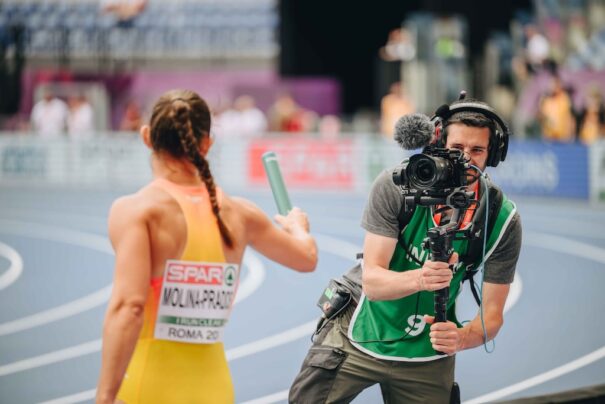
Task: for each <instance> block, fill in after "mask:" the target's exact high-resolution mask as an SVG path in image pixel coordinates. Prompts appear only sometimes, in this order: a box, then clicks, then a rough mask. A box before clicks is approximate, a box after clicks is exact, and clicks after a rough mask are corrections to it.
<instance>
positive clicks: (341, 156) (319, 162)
mask: <svg viewBox="0 0 605 404" xmlns="http://www.w3.org/2000/svg"><path fill="white" fill-rule="evenodd" d="M353 149H354V148H353V142H352V141H351V140H348V139H344V140H339V141H336V142H326V141H322V140H319V139H310V138H298V139H259V140H255V141H252V142H250V144H249V148H248V169H247V170H246V171H247V175H248V180H249V183H250V184H251V185H268V181H267V177H266V175H265V171H264V168H263V163H262V159H261V157H262V155H263V154H264V153H265V152H267V151H274V152H275V153H276V155H277V158H278V161H279V164H280V168H281V172H282V175H283V177H284V182H285V183H286V185H287V186H288V187H294V188H314V189H330V190H332V189H334V190H354V189H355V183H356V181H357V178H356V175H355V165H356V161H355V159H354V156H353V154H354V150H353Z"/></svg>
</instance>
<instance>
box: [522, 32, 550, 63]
mask: <svg viewBox="0 0 605 404" xmlns="http://www.w3.org/2000/svg"><path fill="white" fill-rule="evenodd" d="M525 38H526V40H527V45H526V49H525V57H526V61H527V69H528V71H529V72H530V73H536V72H538V71H540V70H541V69H542V67H543V66H544V62H545V61H546V60H547V58H548V56H549V54H550V44H549V43H548V40H547V39H546V37H545V36H544V35H542V34H541V33H540V31H538V28H537V27H536V26H535V25H533V24H528V25H526V26H525Z"/></svg>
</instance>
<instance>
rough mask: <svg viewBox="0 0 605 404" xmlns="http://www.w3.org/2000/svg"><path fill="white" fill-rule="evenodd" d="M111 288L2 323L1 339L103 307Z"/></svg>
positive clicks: (0, 325) (0, 327)
mask: <svg viewBox="0 0 605 404" xmlns="http://www.w3.org/2000/svg"><path fill="white" fill-rule="evenodd" d="M111 286H112V285H109V286H106V287H104V288H103V289H101V290H98V291H96V292H94V293H91V294H89V295H86V296H84V297H82V298H80V299H76V300H72V301H70V302H68V303H65V304H62V305H60V306H56V307H53V308H52V309H48V310H44V311H40V312H38V313H36V314H32V315H30V316H26V317H21V318H18V319H16V320H12V321H7V322H5V323H1V324H0V337H1V336H4V335H9V334H14V333H16V332H19V331H24V330H28V329H30V328H34V327H39V326H41V325H44V324H48V323H52V322H55V321H59V320H62V319H64V318H67V317H71V316H75V315H76V314H80V313H82V312H84V311H86V310H91V309H93V308H95V307H98V306H101V305H102V304H104V303H105V302H106V301H107V300H108V299H109V296H110V295H111Z"/></svg>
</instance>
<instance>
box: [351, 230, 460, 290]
mask: <svg viewBox="0 0 605 404" xmlns="http://www.w3.org/2000/svg"><path fill="white" fill-rule="evenodd" d="M396 245H397V239H394V238H391V237H386V236H381V235H378V234H374V233H371V232H369V231H368V232H366V235H365V240H364V243H363V272H362V284H363V291H364V293H365V294H366V296H367V297H368V299H370V300H393V299H399V298H402V297H405V296H409V295H411V294H414V293H416V292H419V291H422V290H429V291H433V290H438V289H443V288H445V287H447V286H449V284H450V282H451V280H452V271H451V270H450V269H449V267H448V264H447V263H445V262H436V261H429V260H427V261H425V262H424V265H423V266H422V268H421V269H415V270H410V271H404V272H396V271H391V270H389V269H388V267H389V263H390V261H391V258H392V257H393V253H394V252H395V247H396ZM457 261H458V255H457V254H456V253H454V254H453V255H452V258H451V259H450V263H455V262H457Z"/></svg>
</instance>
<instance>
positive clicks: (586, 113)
mask: <svg viewBox="0 0 605 404" xmlns="http://www.w3.org/2000/svg"><path fill="white" fill-rule="evenodd" d="M578 127H579V131H578V136H579V138H580V141H581V142H582V143H584V144H587V145H590V144H592V143H594V142H595V141H597V140H599V139H602V138H603V137H605V103H604V102H603V95H602V94H601V92H600V91H599V89H598V88H596V87H595V88H593V89H592V90H591V91H590V92H589V93H588V94H587V96H586V102H585V105H584V106H583V108H582V110H581V111H580V113H579V114H578Z"/></svg>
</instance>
